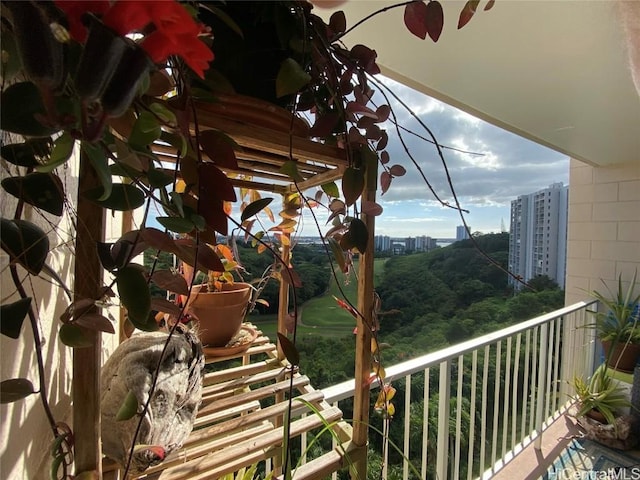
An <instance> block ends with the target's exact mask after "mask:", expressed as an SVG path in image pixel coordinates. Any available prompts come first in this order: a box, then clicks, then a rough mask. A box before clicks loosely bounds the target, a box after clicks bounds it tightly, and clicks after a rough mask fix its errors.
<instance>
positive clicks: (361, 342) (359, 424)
mask: <svg viewBox="0 0 640 480" xmlns="http://www.w3.org/2000/svg"><path fill="white" fill-rule="evenodd" d="M365 176H366V179H365V187H364V190H363V192H362V201H363V202H364V201H371V202H374V201H375V199H376V186H377V178H378V174H377V159H375V161H373V160H372V161H369V162H368V163H367V171H366V174H365ZM361 218H362V220H363V221H364V223H365V225H366V227H367V232H368V240H367V248H366V250H365V253H364V254H362V253H361V254H360V259H359V265H358V311H359V312H360V313H361V314H362V315H363V317H364V319H363V318H360V317H358V319H357V325H358V333H357V335H356V352H355V354H356V368H355V384H356V386H355V393H354V397H353V443H354V445H355V446H357V447H365V446H366V445H367V441H368V438H369V423H368V422H369V381H368V380H369V377H370V375H371V338H372V334H371V330H372V329H373V328H374V313H373V308H374V298H373V296H374V289H373V251H374V230H375V217H373V216H370V215H366V214H364V213H363V214H362V215H361ZM351 478H352V479H354V480H355V479H360V480H361V479H364V478H367V458H366V456H365V457H363V458H359V459H357V460H356V461H355V462H354V463H353V466H352V469H351Z"/></svg>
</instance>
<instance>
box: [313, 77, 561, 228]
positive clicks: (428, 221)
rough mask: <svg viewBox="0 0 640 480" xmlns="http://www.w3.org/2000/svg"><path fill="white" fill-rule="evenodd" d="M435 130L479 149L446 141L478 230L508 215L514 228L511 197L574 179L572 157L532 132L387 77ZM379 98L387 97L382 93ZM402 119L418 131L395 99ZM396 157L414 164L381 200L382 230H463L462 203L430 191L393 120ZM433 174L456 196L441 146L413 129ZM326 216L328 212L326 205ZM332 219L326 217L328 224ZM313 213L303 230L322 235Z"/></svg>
mask: <svg viewBox="0 0 640 480" xmlns="http://www.w3.org/2000/svg"><path fill="white" fill-rule="evenodd" d="M384 81H385V83H386V84H387V85H389V86H390V87H391V88H392V89H393V90H394V92H395V93H396V94H397V95H398V96H399V97H400V98H402V100H403V101H404V102H405V103H406V104H408V105H409V106H410V107H411V108H412V110H413V111H414V112H415V113H416V114H418V116H419V117H420V119H421V120H422V121H423V122H424V123H425V124H426V125H427V126H428V127H429V128H430V129H431V130H432V131H433V132H434V134H435V136H436V138H437V139H438V141H439V142H440V144H441V145H445V146H450V147H454V148H457V149H461V150H465V151H471V152H477V153H480V154H482V155H471V154H466V153H461V152H459V151H456V150H451V149H445V150H444V156H445V161H446V163H447V165H448V168H449V172H450V175H451V178H452V182H453V185H454V188H455V190H456V193H457V195H458V199H459V200H460V203H461V206H462V208H464V209H467V210H469V213H468V214H466V215H465V216H466V220H467V223H468V224H469V226H470V227H471V230H472V231H473V232H475V231H480V232H483V233H489V232H499V231H500V229H501V222H502V221H504V224H505V227H506V229H507V230H508V229H509V209H510V202H511V200H513V199H515V198H516V197H517V196H518V195H524V194H528V193H532V192H535V191H537V190H540V189H542V188H546V187H548V186H549V185H550V184H552V183H555V182H563V183H565V184H567V183H568V180H569V159H568V157H567V156H566V155H563V154H560V153H557V152H555V151H553V150H550V149H548V148H546V147H543V146H541V145H538V144H536V143H533V142H531V141H529V140H525V139H523V138H522V137H519V136H517V135H514V134H512V133H510V132H507V131H505V130H502V129H500V128H498V127H494V126H493V125H491V124H489V123H487V122H484V121H482V120H479V119H477V118H475V117H473V116H471V115H469V114H467V113H465V112H462V111H461V110H458V109H456V108H454V107H450V106H448V105H446V104H444V103H442V102H439V101H437V100H434V99H432V98H430V97H427V96H426V95H423V94H421V93H419V92H416V91H414V90H412V89H410V88H408V87H405V86H403V85H400V84H398V83H396V82H393V81H391V80H388V79H385V80H384ZM374 100H380V99H379V98H376V96H374ZM392 108H394V111H395V112H396V115H397V116H398V119H399V123H400V124H401V125H404V126H406V127H407V128H410V129H415V131H416V132H417V133H421V134H423V132H422V131H420V130H418V129H419V128H420V127H419V125H418V124H417V122H415V120H413V119H411V117H410V115H409V114H408V113H406V112H403V111H402V107H401V106H400V105H394V104H392ZM387 131H388V132H389V137H390V140H389V146H388V151H389V153H390V155H391V163H390V164H395V163H399V164H401V165H402V166H404V167H405V168H406V170H407V174H406V175H405V176H404V177H399V178H396V179H394V181H393V183H392V185H391V188H390V189H389V191H388V192H387V193H386V194H384V195H383V196H379V197H378V203H380V204H381V205H382V207H383V208H384V211H383V213H382V215H381V216H380V217H378V218H377V220H376V233H377V234H380V235H389V236H393V237H405V236H417V235H428V236H431V237H434V238H450V237H455V229H456V226H457V225H461V224H462V222H461V220H460V217H459V214H458V212H457V211H455V210H453V209H451V208H446V207H442V206H441V205H440V204H439V203H438V202H437V201H436V200H435V198H434V196H433V195H432V194H431V192H429V190H428V188H427V187H426V185H425V183H424V181H423V180H422V178H421V177H420V176H419V173H418V171H417V169H416V167H415V166H414V165H413V164H412V162H411V160H410V159H409V158H408V157H407V155H406V153H405V152H404V149H403V148H402V145H401V143H400V141H399V140H398V138H397V135H396V134H395V129H394V128H393V127H392V126H391V125H387ZM405 142H406V143H407V145H408V146H409V150H410V151H412V153H413V156H414V158H415V160H416V161H417V163H418V164H419V165H420V167H421V168H422V170H423V171H424V173H425V175H426V176H427V178H428V180H429V182H430V183H431V184H432V185H433V187H434V189H435V190H436V192H437V193H438V195H439V196H441V198H442V199H443V200H445V201H449V202H453V199H452V196H451V193H450V191H449V190H448V184H447V182H446V177H445V175H444V170H443V167H442V164H441V161H440V159H439V158H438V157H437V155H436V151H435V148H434V147H433V146H432V145H429V144H427V143H425V142H423V141H421V140H419V139H417V138H415V137H412V136H405ZM319 218H320V220H322V219H323V218H326V215H323V214H322V213H320V212H319ZM323 223H324V222H322V224H323ZM316 231H317V230H315V227H314V225H313V222H312V221H311V219H308V220H307V221H305V224H304V228H303V231H302V232H303V233H302V234H303V235H316V234H317V233H315V232H316Z"/></svg>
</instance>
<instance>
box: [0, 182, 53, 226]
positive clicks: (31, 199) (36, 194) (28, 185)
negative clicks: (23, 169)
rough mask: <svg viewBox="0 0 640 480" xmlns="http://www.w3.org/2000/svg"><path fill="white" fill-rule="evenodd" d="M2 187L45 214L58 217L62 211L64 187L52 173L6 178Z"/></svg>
mask: <svg viewBox="0 0 640 480" xmlns="http://www.w3.org/2000/svg"><path fill="white" fill-rule="evenodd" d="M2 187H3V188H4V189H5V190H6V191H7V192H8V193H10V194H11V195H13V196H14V197H16V198H20V199H22V200H24V201H25V202H27V203H29V204H30V205H33V206H34V207H37V208H39V209H41V210H44V211H45V212H49V213H51V214H53V215H56V216H58V217H59V216H60V215H62V212H63V210H64V187H63V186H62V182H61V181H60V179H59V178H58V176H57V175H55V174H53V173H38V172H33V173H29V174H28V175H25V176H24V177H8V178H5V179H4V180H2Z"/></svg>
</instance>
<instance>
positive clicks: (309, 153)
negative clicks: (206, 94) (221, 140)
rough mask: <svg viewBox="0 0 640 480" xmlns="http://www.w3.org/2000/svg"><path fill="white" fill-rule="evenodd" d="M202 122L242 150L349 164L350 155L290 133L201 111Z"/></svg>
mask: <svg viewBox="0 0 640 480" xmlns="http://www.w3.org/2000/svg"><path fill="white" fill-rule="evenodd" d="M198 122H199V123H200V126H201V127H210V128H216V129H218V130H222V131H223V132H225V133H226V134H227V135H229V136H230V137H231V138H233V139H234V140H235V141H236V142H237V143H238V144H239V145H240V146H241V147H247V148H251V149H254V150H260V151H261V152H268V153H275V154H277V155H282V156H284V157H286V158H289V152H290V151H291V153H292V154H293V158H294V159H295V158H300V159H304V160H311V161H314V162H318V163H323V164H328V165H345V166H346V165H347V163H348V162H347V160H346V152H345V151H344V150H343V149H340V148H338V147H334V146H332V145H324V144H322V143H319V142H314V141H312V140H309V139H308V138H302V137H295V136H290V135H289V134H288V133H285V132H279V131H276V130H271V129H268V128H264V127H259V126H255V125H247V124H245V123H241V122H237V121H235V120H231V119H227V118H223V117H220V116H218V115H215V114H212V113H209V112H205V111H202V110H201V111H199V112H198Z"/></svg>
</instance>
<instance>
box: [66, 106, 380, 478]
mask: <svg viewBox="0 0 640 480" xmlns="http://www.w3.org/2000/svg"><path fill="white" fill-rule="evenodd" d="M197 117H198V123H199V124H198V128H199V129H216V130H220V131H223V132H224V133H226V134H227V135H229V136H230V137H232V138H233V139H234V140H235V141H236V142H237V144H238V145H239V146H240V147H242V149H241V150H240V151H238V152H237V157H238V169H237V170H235V171H226V173H227V175H228V176H229V177H230V178H231V181H232V183H233V184H234V185H235V186H238V187H246V188H254V189H257V190H262V191H268V192H273V193H278V194H281V195H285V194H287V193H289V192H292V191H296V188H295V186H293V185H292V184H291V182H290V180H289V178H288V176H287V175H286V174H285V173H282V172H281V170H280V168H281V166H282V165H283V164H284V162H286V161H291V160H293V161H296V162H297V167H298V171H299V173H300V175H301V176H302V178H303V181H301V182H298V188H299V189H300V190H306V189H308V188H311V187H314V186H318V185H322V184H324V183H327V182H330V181H333V180H336V179H339V178H341V176H342V174H343V172H344V170H345V168H346V167H347V165H348V162H347V159H346V155H345V152H344V150H341V149H339V148H337V147H335V146H328V145H323V144H320V143H318V142H314V141H311V140H310V139H308V138H306V137H302V136H295V135H290V133H289V132H288V131H282V130H274V129H271V128H268V127H264V126H256V125H250V124H248V123H245V122H243V121H241V120H238V119H237V118H231V117H229V116H226V115H224V114H220V112H211V111H209V110H208V109H207V108H206V107H204V106H203V108H201V109H200V108H199V109H198V112H197ZM154 152H155V153H156V154H157V155H158V156H159V157H160V158H161V159H163V160H172V158H174V153H173V152H174V150H173V149H172V148H171V147H168V146H163V145H154ZM368 177H369V178H368V179H367V182H366V186H365V191H364V193H363V200H375V186H376V179H375V172H369V175H368ZM81 181H82V178H81ZM79 212H80V209H79ZM363 217H364V218H363V220H364V221H365V224H366V225H367V228H368V232H369V241H368V246H367V251H366V253H365V254H363V255H361V258H360V262H359V269H360V270H359V277H358V309H359V310H360V312H362V313H363V315H364V317H365V319H366V320H365V321H366V322H369V325H371V322H372V315H373V313H372V312H373V244H374V242H373V233H374V220H373V217H368V218H367V217H366V215H363ZM129 229H130V226H129ZM92 236H93V238H99V236H101V232H99V228H98V226H94V230H93V232H92ZM81 252H83V250H82V249H80V248H78V254H79V256H78V258H77V260H76V262H81V263H85V265H86V262H91V261H97V259H91V256H92V255H93V252H84V253H82V255H83V256H82V257H81V256H80V255H81ZM283 254H284V257H285V259H286V258H287V257H288V255H289V252H288V250H285V251H284V252H283ZM96 275H98V274H97V273H96ZM98 280H99V277H96V278H95V283H94V284H95V285H99V282H98ZM77 283H78V282H77ZM288 288H289V287H288V285H287V284H285V283H282V284H281V286H280V311H279V315H278V331H279V332H282V333H284V332H285V323H284V321H285V316H286V315H287V313H288V312H287V309H288V303H289V302H288ZM90 293H91V292H84V296H88V295H89V294H90ZM357 323H358V333H357V340H356V352H355V355H356V371H355V378H356V392H355V398H354V419H353V420H354V426H353V427H351V426H350V425H349V424H347V422H345V421H344V420H343V419H342V413H341V412H340V410H339V409H338V408H337V407H333V406H331V405H328V404H327V403H326V402H325V401H324V399H323V396H322V392H320V391H317V390H315V389H314V388H313V387H312V386H311V385H310V383H309V379H308V378H307V377H305V376H304V372H297V371H294V370H293V369H292V368H291V366H290V365H289V364H288V362H287V361H286V359H285V358H284V355H283V354H282V352H281V351H280V350H279V348H278V346H277V344H274V343H271V341H270V340H269V339H268V338H266V337H263V336H259V337H258V338H257V339H256V340H255V341H254V342H253V344H252V345H251V347H250V348H249V349H248V350H247V351H246V352H243V353H240V354H237V355H236V358H241V359H242V365H241V366H237V367H232V368H226V369H222V370H217V371H215V372H213V373H209V374H207V375H206V376H205V379H204V396H203V404H202V407H201V410H200V412H199V416H198V419H197V422H196V428H195V429H194V431H193V432H192V434H191V436H190V437H189V439H188V441H187V442H186V443H185V445H184V447H183V448H182V449H180V450H179V451H177V452H174V453H173V454H172V455H171V456H170V457H168V458H167V459H166V460H165V461H164V462H163V463H162V464H161V465H159V466H158V467H155V468H153V469H150V470H149V471H148V472H146V473H145V475H146V476H148V478H161V479H172V480H174V479H181V478H184V479H200V478H202V479H213V478H218V477H220V476H221V475H223V474H225V473H228V472H233V471H236V470H238V469H239V468H242V467H244V466H248V465H251V464H253V463H255V462H257V461H260V460H268V461H270V462H271V465H272V467H273V469H274V470H275V471H276V473H278V474H280V472H279V468H280V459H281V453H282V452H281V450H282V445H283V435H284V432H285V428H284V426H283V425H284V423H285V418H286V415H287V410H288V406H289V399H288V394H287V393H288V391H289V386H290V384H291V382H293V386H294V390H295V393H294V394H293V396H294V397H295V399H294V400H293V402H292V408H293V411H292V414H291V417H290V418H289V420H290V432H289V435H290V437H292V438H296V437H297V438H300V437H302V436H304V435H306V433H307V432H310V431H312V430H317V429H319V428H321V427H322V426H323V421H322V419H320V418H319V417H318V415H316V414H314V413H311V410H310V408H309V405H313V406H314V407H315V408H316V409H317V410H318V411H320V412H321V414H322V416H323V418H324V419H325V421H327V422H329V423H334V424H335V426H334V428H333V429H334V432H335V434H336V436H337V437H338V438H339V445H338V447H337V448H335V449H334V450H332V451H330V452H328V453H326V454H324V455H323V456H322V457H319V458H316V459H314V460H312V461H309V462H308V463H306V464H305V465H303V466H301V467H300V468H298V469H297V470H296V472H295V475H294V478H305V479H306V478H324V477H326V476H327V475H329V474H330V473H332V472H334V471H337V470H338V469H341V468H344V467H348V466H350V467H351V470H352V476H353V477H354V478H366V445H367V441H368V429H367V422H368V414H369V411H368V410H369V387H368V379H369V376H370V371H371V363H370V355H371V353H370V352H371V335H370V328H369V327H368V326H365V325H364V324H363V320H362V319H358V320H357ZM95 340H96V345H95V348H94V349H88V350H85V351H84V352H83V351H82V350H78V351H76V352H75V353H74V356H75V357H77V358H76V360H75V361H74V372H73V373H74V379H75V383H74V405H76V406H78V407H77V408H74V424H75V428H74V430H75V431H76V432H77V434H76V462H77V463H76V470H77V471H82V470H93V469H95V470H100V469H101V468H102V466H101V465H100V461H101V460H100V453H99V448H98V446H99V444H100V442H99V438H100V430H99V412H98V411H97V410H96V409H95V408H94V409H92V410H91V411H89V412H87V411H86V410H84V409H85V406H86V405H99V398H100V395H99V381H98V380H99V377H100V365H99V362H96V355H95V353H96V351H98V352H99V349H100V338H99V336H98V337H97V338H96V339H95ZM89 360H90V361H89ZM220 360H228V358H218V357H215V358H214V357H210V358H208V359H207V361H208V362H219V361H220ZM291 377H293V379H291ZM80 378H82V379H83V384H82V385H79V382H78V379H80ZM81 410H82V411H81ZM347 457H348V458H347ZM294 466H295V461H294ZM104 472H105V477H107V478H109V477H112V478H113V477H114V476H115V475H116V472H115V470H114V466H113V465H112V464H110V463H108V461H107V462H106V463H105V465H104Z"/></svg>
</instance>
